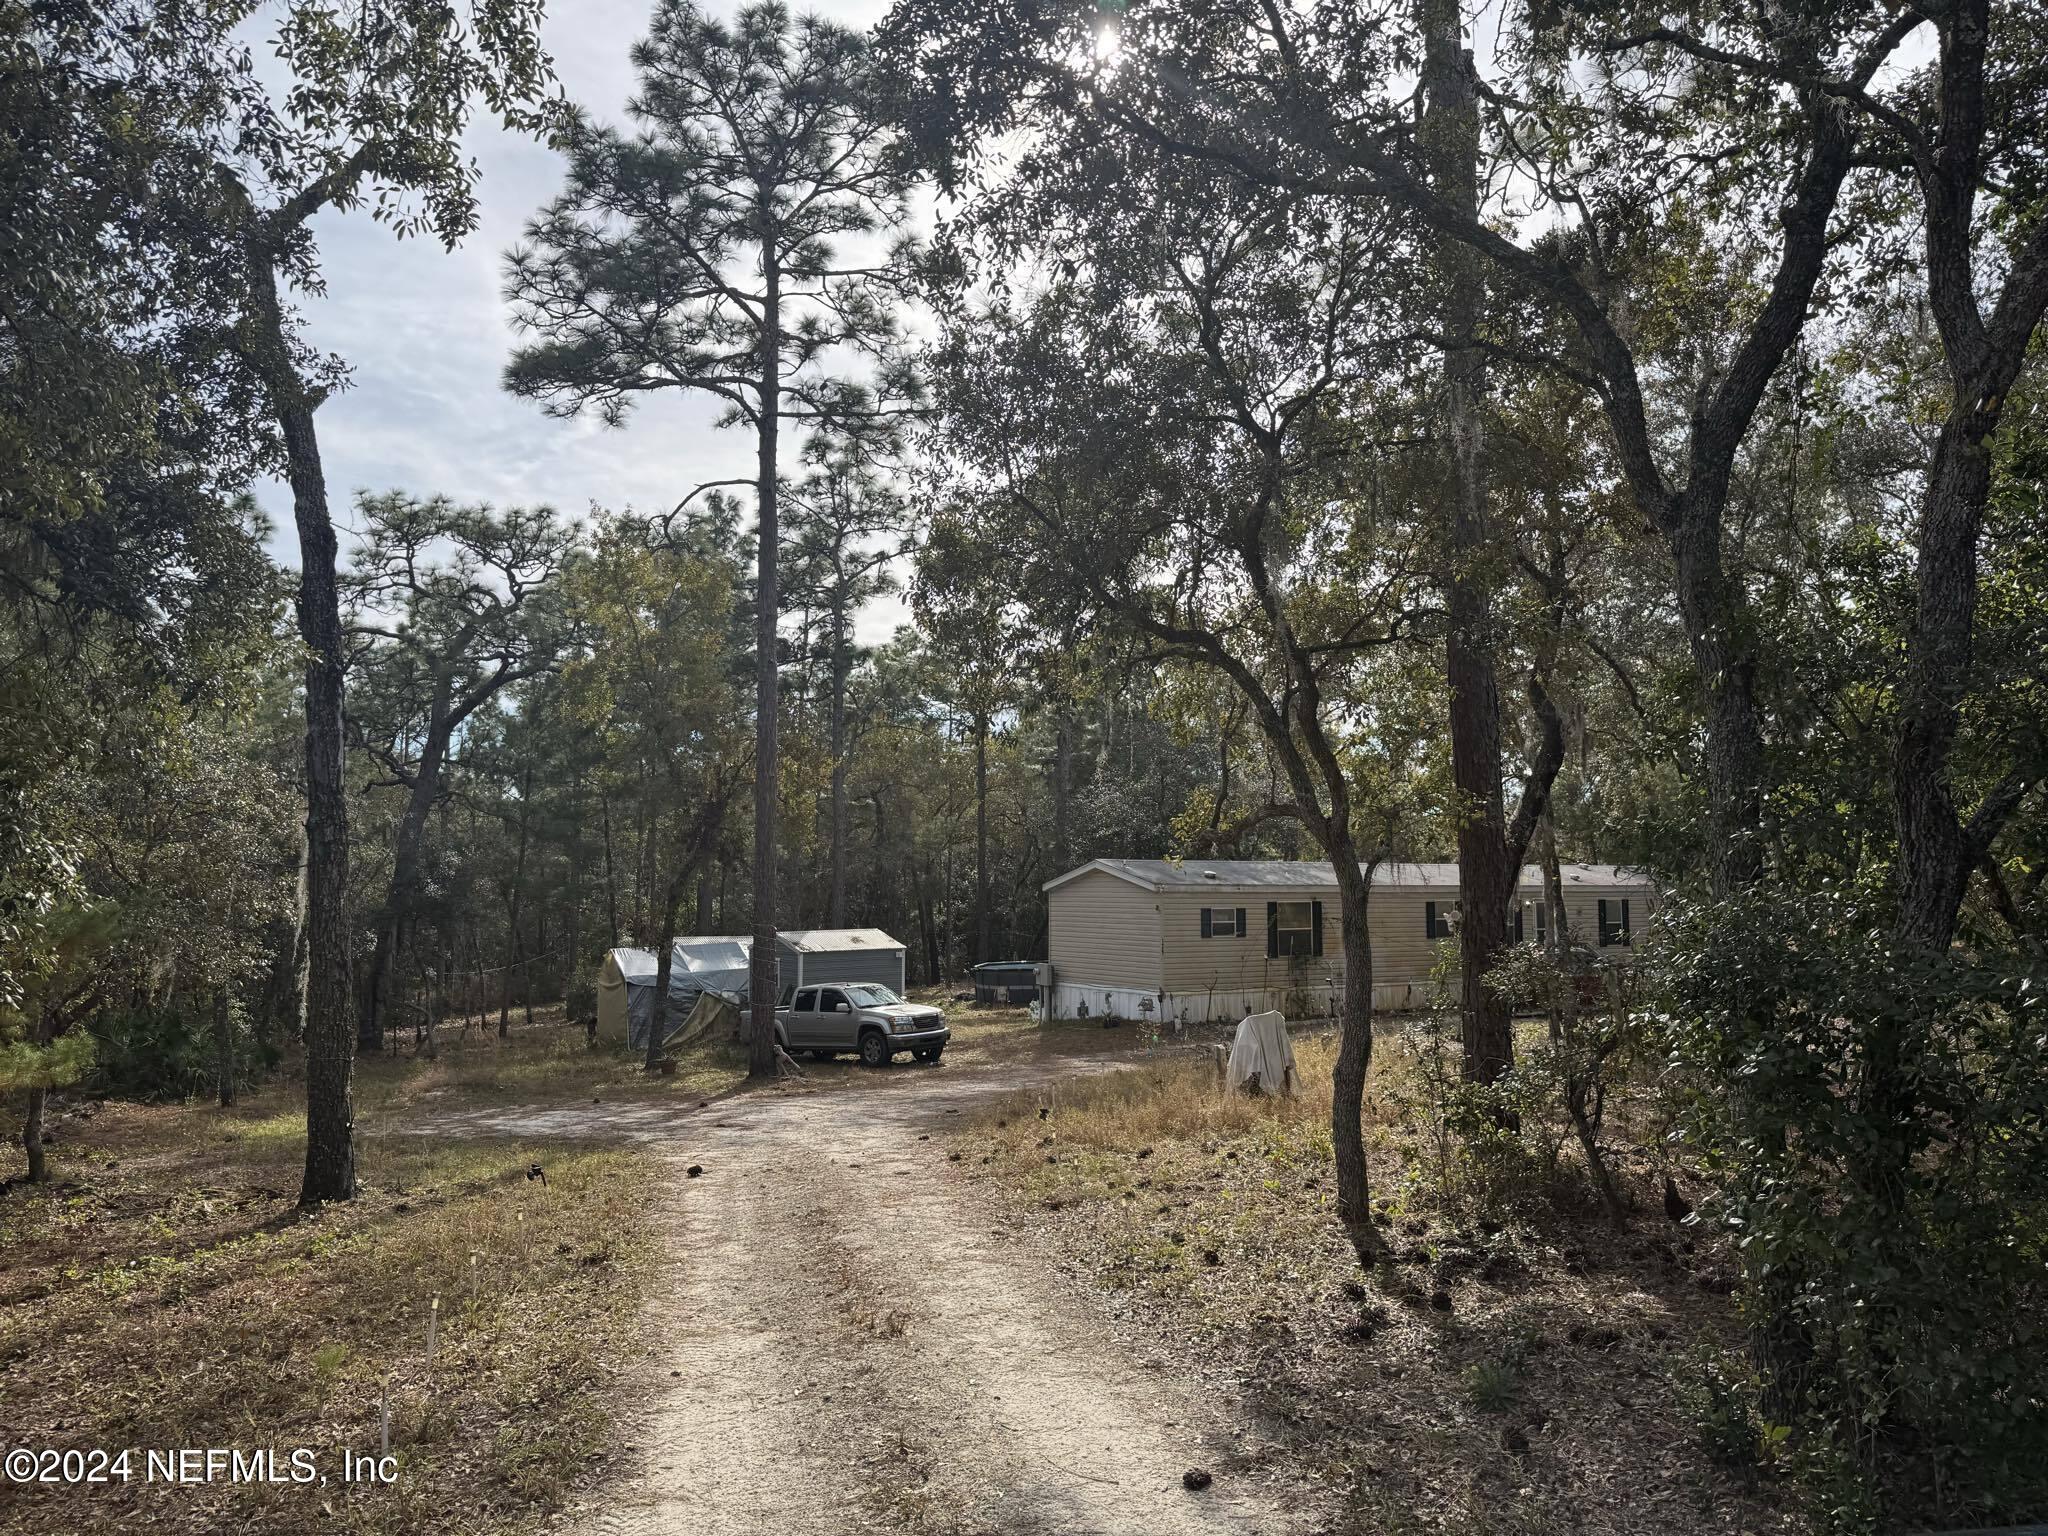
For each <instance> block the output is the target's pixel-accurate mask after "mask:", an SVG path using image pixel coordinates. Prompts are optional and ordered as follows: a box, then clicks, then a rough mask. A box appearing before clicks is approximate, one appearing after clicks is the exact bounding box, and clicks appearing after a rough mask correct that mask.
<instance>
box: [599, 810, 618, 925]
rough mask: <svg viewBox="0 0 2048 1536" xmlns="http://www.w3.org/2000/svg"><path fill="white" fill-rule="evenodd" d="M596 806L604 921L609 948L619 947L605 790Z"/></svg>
mask: <svg viewBox="0 0 2048 1536" xmlns="http://www.w3.org/2000/svg"><path fill="white" fill-rule="evenodd" d="M598 804H599V805H600V806H601V807H602V809H603V813H604V920H605V928H606V931H607V932H609V933H610V934H611V947H612V948H613V949H617V948H618V947H619V882H618V877H617V876H616V875H614V874H613V873H612V797H611V792H610V791H609V790H607V791H606V792H605V793H604V795H603V796H602V797H601V798H600V799H599V801H598Z"/></svg>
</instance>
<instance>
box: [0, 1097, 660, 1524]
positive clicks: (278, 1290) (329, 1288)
mask: <svg viewBox="0 0 2048 1536" xmlns="http://www.w3.org/2000/svg"><path fill="white" fill-rule="evenodd" d="M376 1096H377V1093H376V1088H375V1086H374V1084H373V1085H372V1087H371V1091H370V1092H369V1093H367V1094H366V1097H370V1098H375V1097H376ZM54 1129H55V1132H56V1142H57V1145H56V1147H55V1148H54V1149H53V1155H52V1166H53V1172H54V1174H55V1180H56V1181H55V1182H53V1183H51V1184H48V1185H43V1186H29V1185H25V1184H22V1183H19V1182H15V1183H10V1184H8V1185H7V1186H6V1187H5V1188H4V1190H0V1255H4V1260H0V1423H4V1424H5V1425H6V1426H7V1433H6V1439H7V1442H8V1444H10V1445H20V1446H28V1447H32V1448H49V1449H54V1450H59V1451H63V1450H67V1449H79V1450H88V1449H91V1448H95V1447H98V1448H105V1449H108V1450H110V1451H118V1450H120V1449H123V1448H132V1449H133V1451H134V1453H135V1455H134V1459H133V1462H132V1475H131V1477H130V1479H129V1480H127V1481H125V1482H122V1481H118V1480H117V1481H114V1482H111V1483H105V1484H100V1485H97V1486H63V1485H57V1484H52V1485H46V1486H35V1487H29V1488H21V1487H9V1488H5V1489H0V1532H10V1533H12V1532H21V1533H24V1536H26V1533H29V1532H37V1533H40V1532H45V1531H52V1530H66V1531H68V1530H76V1531H87V1530H90V1531H95V1532H98V1531H110V1532H118V1531H140V1530H145V1529H147V1530H151V1531H159V1530H165V1531H174V1532H177V1531H182V1532H200V1531H221V1530H235V1531H276V1532H294V1533H296V1532H302V1531H306V1530H310V1529H321V1528H333V1529H338V1530H346V1531H358V1532H379V1533H381V1532H394V1533H395V1532H401V1531H403V1532H411V1531H416V1530H439V1529H476V1528H480V1527H484V1526H489V1527H492V1528H501V1527H516V1526H517V1525H519V1524H520V1523H522V1522H523V1521H524V1520H527V1519H529V1518H534V1517H537V1516H538V1515H539V1514H540V1513H541V1512H544V1511H547V1510H549V1509H552V1508H554V1507H556V1506H558V1505H559V1503H560V1502H561V1500H562V1498H563V1496H564V1494H565V1492H566V1491H567V1490H568V1489H569V1488H570V1487H571V1485H572V1484H573V1483H574V1481H575V1480H576V1479H577V1478H578V1477H579V1476H581V1475H582V1474H584V1473H585V1472H587V1470H588V1469H589V1467H590V1465H591V1463H592V1461H593V1460H594V1459H595V1458H598V1457H601V1456H602V1455H603V1454H604V1453H605V1447H606V1444H607V1435H608V1419H607V1414H606V1410H605V1408H604V1400H603V1389H604V1387H605V1385H606V1383H607V1381H608V1380H609V1378H610V1373H611V1371H612V1369H613V1368H614V1366H615V1364H616V1363H617V1362H618V1361H619V1360H620V1359H621V1357H622V1355H623V1353H624V1352H625V1350H626V1349H627V1348H628V1347H629V1346H630V1344H631V1341H632V1335H633V1333H634V1330H635V1329H636V1328H637V1326H638V1301H639V1298H640V1297H641V1296H642V1295H643V1294H644V1288H645V1284H646V1277H647V1274H648V1262H649V1260H650V1257H651V1255H650V1252H649V1249H648V1238H647V1233H648V1229H649V1223H648V1220H647V1217H648V1213H649V1208H650V1203H651V1199H652V1189H651V1186H650V1181H649V1180H648V1178H647V1175H646V1167H645V1157H644V1155H636V1154H634V1153H631V1152H628V1151H625V1150H614V1149H600V1148H594V1147H577V1146H566V1145H563V1144H561V1143H548V1144H526V1143H520V1142H512V1141H489V1140H475V1141H459V1142H443V1143H436V1142H433V1141H431V1140H429V1139H428V1138H424V1137H419V1136H411V1135H394V1136H389V1137H384V1136H377V1135H367V1136H363V1137H361V1138H360V1140H359V1166H360V1168H361V1171H362V1172H361V1176H362V1180H363V1188H362V1192H361V1195H360V1197H359V1198H358V1199H356V1200H355V1201H353V1202H350V1203H348V1204H346V1205H340V1206H330V1207H327V1208H325V1209H323V1210H321V1211H319V1212H317V1213H314V1214H310V1215H301V1214H300V1213H298V1212H297V1211H296V1209H295V1208H294V1200H295V1198H296V1192H297V1188H298V1177H299V1171H300V1163H301V1161H302V1158H303V1155H304V1139H303V1111H302V1110H301V1109H300V1107H299V1106H298V1105H297V1103H296V1102H295V1101H294V1100H293V1099H292V1098H291V1096H290V1095H289V1093H288V1092H287V1091H285V1090H282V1089H280V1090H273V1091H271V1092H269V1093H266V1094H263V1095H259V1096H256V1097H254V1098H252V1099H251V1100H249V1101H248V1102H246V1103H245V1104H243V1105H240V1106H238V1107H236V1108H235V1109H233V1110H229V1111H221V1110H217V1109H213V1108H211V1107H204V1108H202V1107H187V1108H176V1107H143V1106H137V1105H123V1104H114V1103H109V1104H104V1105H99V1106H93V1105H89V1104H88V1105H81V1106H78V1107H76V1108H75V1109H74V1110H73V1111H71V1112H70V1113H69V1114H67V1115H64V1116H62V1117H60V1118H59V1119H58V1120H57V1122H56V1124H55V1127H54ZM14 1157H15V1162H14V1163H12V1164H8V1163H0V1178H11V1177H12V1176H14V1175H17V1174H18V1173H19V1172H20V1169H19V1167H18V1158H19V1154H18V1152H16V1153H15V1154H14ZM536 1167H538V1169H539V1170H540V1172H539V1175H538V1176H529V1175H531V1174H532V1172H533V1170H534V1169H535V1168H536ZM437 1300H438V1305H437ZM430 1327H431V1330H432V1334H433V1352H432V1355H431V1358H430V1356H429V1352H428V1338H429V1330H430ZM387 1409H388V1413H389V1424H390V1428H389V1445H390V1454H391V1455H392V1456H393V1457H395V1458H396V1463H395V1465H396V1479H395V1481H394V1482H392V1483H390V1484H388V1485H387V1484H382V1483H375V1482H354V1483H345V1482H344V1481H343V1478H342V1475H341V1458H342V1452H343V1451H344V1450H347V1451H350V1452H352V1453H354V1454H357V1455H364V1454H370V1455H374V1454H377V1453H378V1451H379V1449H380V1446H381V1444H382V1442H383V1436H384V1415H385V1413H386V1411H387ZM184 1447H198V1448H208V1447H218V1448H224V1449H230V1450H241V1451H244V1452H247V1451H255V1450H275V1451H276V1453H277V1455H278V1458H279V1461H280V1463H284V1462H286V1461H288V1458H289V1455H290V1452H291V1451H293V1450H295V1449H302V1448H303V1449H305V1450H308V1451H310V1452H311V1453H312V1454H313V1458H314V1464H315V1465H316V1466H317V1468H318V1471H319V1473H320V1474H321V1475H322V1476H324V1477H325V1478H326V1479H327V1481H326V1482H325V1483H317V1482H316V1483H310V1484H294V1483H291V1482H289V1481H286V1482H281V1483H256V1484H247V1483H245V1484H239V1485H238V1484H235V1483H233V1482H230V1481H227V1480H225V1479H222V1480H218V1481H212V1482H206V1483H202V1484H198V1485H183V1486H178V1485H166V1484H165V1483H163V1482H162V1481H161V1480H158V1481H155V1482H152V1481H150V1480H148V1479H147V1478H146V1477H145V1475H144V1472H145V1465H146V1464H145V1460H144V1455H145V1452H147V1451H149V1450H157V1451H175V1450H177V1449H179V1448H184Z"/></svg>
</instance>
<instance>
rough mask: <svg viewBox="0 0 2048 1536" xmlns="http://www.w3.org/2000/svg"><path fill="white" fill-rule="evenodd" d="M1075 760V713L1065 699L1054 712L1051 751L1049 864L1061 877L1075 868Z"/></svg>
mask: <svg viewBox="0 0 2048 1536" xmlns="http://www.w3.org/2000/svg"><path fill="white" fill-rule="evenodd" d="M1073 760H1074V711H1073V706H1072V705H1071V704H1069V703H1068V702H1067V700H1066V699H1065V698H1062V699H1061V700H1060V701H1059V705H1058V707H1057V710H1056V712H1055V724H1054V727H1053V749H1052V861H1053V863H1054V864H1056V865H1057V866H1058V867H1059V869H1058V872H1059V873H1060V874H1065V873H1066V872H1067V871H1068V870H1069V869H1072V868H1073V867H1074V859H1073V836H1072V832H1071V829H1070V816H1071V808H1070V806H1069V804H1068V800H1069V796H1070V795H1071V793H1072V789H1071V786H1072V784H1073Z"/></svg>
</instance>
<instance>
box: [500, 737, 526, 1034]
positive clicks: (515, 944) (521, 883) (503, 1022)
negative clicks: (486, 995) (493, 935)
mask: <svg viewBox="0 0 2048 1536" xmlns="http://www.w3.org/2000/svg"><path fill="white" fill-rule="evenodd" d="M532 803H533V765H532V764H531V763H528V764H527V766H526V771H525V772H524V773H523V774H521V775H520V778H519V857H518V859H517V861H516V862H515V863H514V864H513V866H512V894H511V899H510V901H509V903H508V904H507V909H506V915H505V930H506V936H507V939H508V941H509V942H508V943H507V946H506V949H507V954H506V958H505V969H504V972H503V976H504V980H503V981H502V982H501V983H500V984H499V987H498V1038H499V1039H500V1040H503V1039H505V1038H506V1037H507V1036H508V1035H510V1034H511V1032H512V971H513V968H514V966H515V965H523V964H524V962H525V959H526V946H525V944H524V942H523V941H522V940H521V938H520V934H519V910H520V908H521V907H522V906H524V905H525V899H526V844H527V825H528V815H529V808H530V807H531V805H532ZM520 979H521V980H522V981H525V980H526V979H527V977H526V973H525V971H524V970H521V972H520ZM528 990H529V994H530V993H531V988H529V989H528ZM526 1022H527V1023H529V1024H531V1023H532V1022H533V1004H532V1001H531V997H530V995H529V1000H528V1002H527V1008H526Z"/></svg>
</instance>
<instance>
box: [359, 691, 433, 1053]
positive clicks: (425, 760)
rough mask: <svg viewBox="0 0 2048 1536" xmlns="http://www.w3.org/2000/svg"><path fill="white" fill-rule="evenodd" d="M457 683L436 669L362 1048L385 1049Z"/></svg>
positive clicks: (373, 967)
mask: <svg viewBox="0 0 2048 1536" xmlns="http://www.w3.org/2000/svg"><path fill="white" fill-rule="evenodd" d="M453 687H454V680H453V678H452V677H451V675H450V673H449V670H448V668H447V667H446V666H445V665H443V666H439V667H437V668H436V669H435V673H434V696H433V700H432V702H431V703H430V704H429V705H428V707H427V737H426V741H425V742H424V743H423V744H422V746H421V747H420V763H419V769H418V771H417V772H416V773H414V775H413V781H412V789H411V792H410V793H409V794H408V795H407V796H406V801H405V810H404V812H403V813H402V814H401V815H400V816H399V818H398V837H397V842H396V846H395V847H394V849H393V851H392V859H391V884H390V886H389V888H388V889H387V890H386V892H385V897H384V911H383V914H382V918H381V920H380V921H379V922H378V924H377V942H376V947H375V949H374V950H372V952H371V955H370V985H369V989H368V991H367V993H366V995H365V999H364V1004H365V1006H364V1008H363V1017H362V1020H361V1022H360V1025H359V1027H358V1029H357V1032H356V1049H357V1050H359V1051H364V1052H375V1051H381V1050H383V1049H384V1010H385V1004H386V1002H387V1000H388V994H389V993H390V990H391V973H392V971H393V969H394V968H395V967H396V965H397V963H398V942H399V932H400V929H401V928H402V927H403V926H404V925H405V923H406V922H407V921H408V920H409V919H410V918H411V915H412V912H413V909H414V907H415V906H417V905H418V897H419V884H420V855H421V852H422V850H423V849H424V848H425V846H426V838H427V817H428V815H429V814H430V813H431V812H432V811H433V809H434V800H435V798H436V796H438V795H439V793H440V787H441V762H442V759H443V758H444V757H446V756H447V753H448V737H449V734H450V731H451V729H452V726H451V724H450V717H451V712H452V705H453V700H452V697H451V694H452V690H453Z"/></svg>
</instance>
